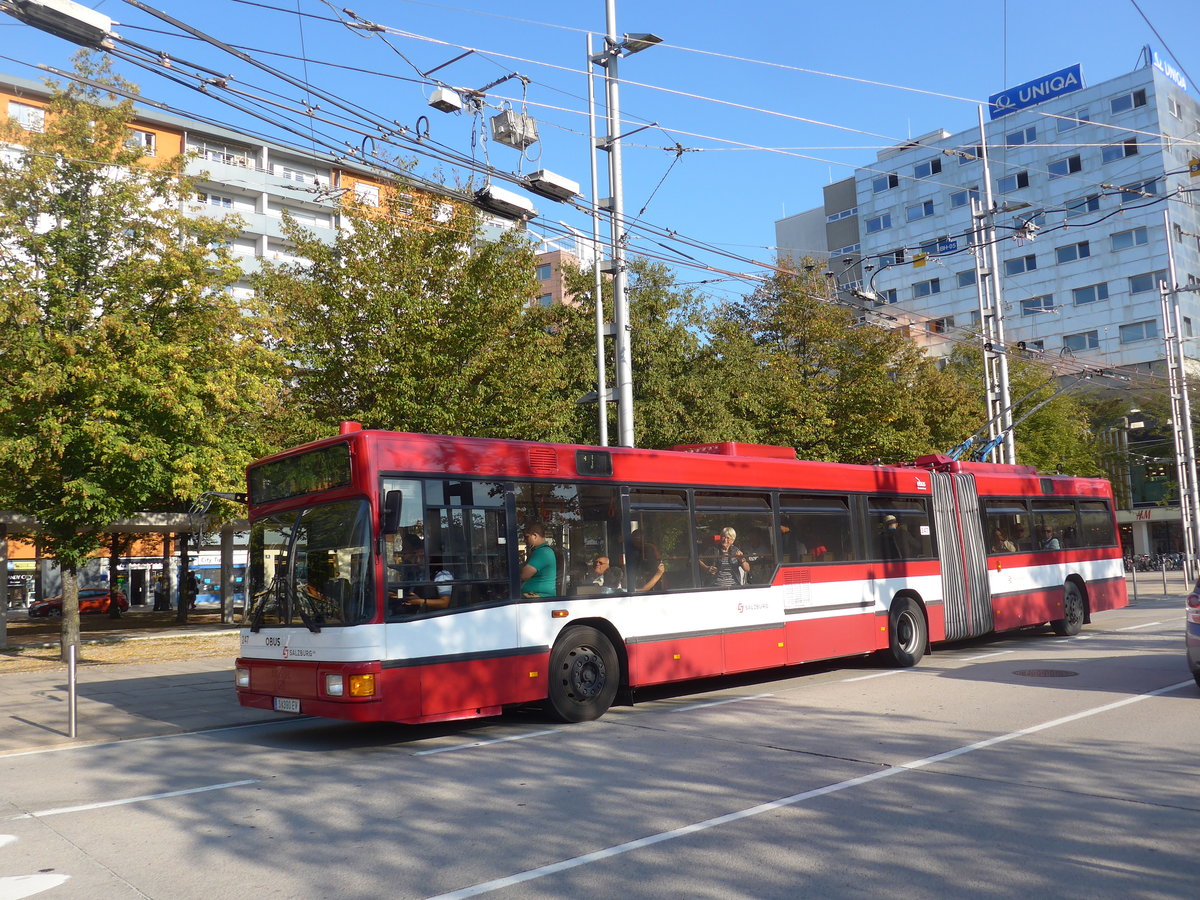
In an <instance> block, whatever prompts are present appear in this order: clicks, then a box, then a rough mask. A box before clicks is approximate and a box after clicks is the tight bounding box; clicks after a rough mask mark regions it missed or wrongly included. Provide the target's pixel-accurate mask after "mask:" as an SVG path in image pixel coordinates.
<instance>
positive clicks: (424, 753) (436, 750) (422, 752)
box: [413, 728, 560, 756]
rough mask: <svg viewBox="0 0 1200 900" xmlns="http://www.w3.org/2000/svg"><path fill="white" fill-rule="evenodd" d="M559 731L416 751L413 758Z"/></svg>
mask: <svg viewBox="0 0 1200 900" xmlns="http://www.w3.org/2000/svg"><path fill="white" fill-rule="evenodd" d="M559 730H560V729H558V728H551V729H548V730H547V731H531V732H529V734H514V735H513V736H512V737H502V738H493V739H492V740H490V741H473V742H472V743H470V744H455V745H454V746H453V747H435V748H434V749H432V750H418V751H417V752H416V753H414V754H413V756H432V755H433V754H434V753H450V752H452V751H454V750H470V749H471V748H472V747H486V746H488V745H489V744H504V743H507V742H508V741H523V740H525V738H533V737H541V736H542V735H545V734H558V732H559Z"/></svg>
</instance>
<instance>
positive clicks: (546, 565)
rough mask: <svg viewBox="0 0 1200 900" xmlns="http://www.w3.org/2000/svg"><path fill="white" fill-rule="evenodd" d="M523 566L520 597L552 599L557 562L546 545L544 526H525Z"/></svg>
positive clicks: (539, 524) (538, 524)
mask: <svg viewBox="0 0 1200 900" xmlns="http://www.w3.org/2000/svg"><path fill="white" fill-rule="evenodd" d="M524 534H525V546H526V547H527V548H528V549H527V551H526V557H525V565H523V566H522V567H521V595H522V596H524V597H553V596H554V595H555V594H556V593H557V592H558V591H557V588H556V582H557V575H558V561H557V560H556V559H555V558H554V551H553V550H551V549H550V545H549V544H547V543H546V526H545V525H543V524H542V523H541V522H531V523H530V524H529V525H526V526H525V530H524Z"/></svg>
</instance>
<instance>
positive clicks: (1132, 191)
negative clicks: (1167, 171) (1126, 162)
mask: <svg viewBox="0 0 1200 900" xmlns="http://www.w3.org/2000/svg"><path fill="white" fill-rule="evenodd" d="M1157 194H1158V179H1157V178H1151V179H1149V180H1147V181H1139V182H1138V183H1137V184H1127V185H1125V186H1124V187H1123V188H1121V203H1122V204H1125V203H1134V202H1136V201H1138V200H1151V199H1153V197H1154V196H1156V195H1157Z"/></svg>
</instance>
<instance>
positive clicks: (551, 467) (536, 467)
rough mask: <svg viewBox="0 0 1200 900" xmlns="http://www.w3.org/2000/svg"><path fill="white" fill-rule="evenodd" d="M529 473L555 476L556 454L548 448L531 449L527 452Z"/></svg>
mask: <svg viewBox="0 0 1200 900" xmlns="http://www.w3.org/2000/svg"><path fill="white" fill-rule="evenodd" d="M529 471H531V472H533V474H535V475H557V474H558V452H557V451H555V450H552V449H550V448H549V447H531V448H530V450H529Z"/></svg>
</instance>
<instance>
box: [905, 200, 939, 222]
mask: <svg viewBox="0 0 1200 900" xmlns="http://www.w3.org/2000/svg"><path fill="white" fill-rule="evenodd" d="M904 215H905V218H906V219H908V221H910V222H915V221H917V220H918V219H924V218H927V217H929V216H932V215H933V201H932V200H925V201H923V202H921V203H917V204H915V205H913V206H910V207H908V209H906V210H905V211H904Z"/></svg>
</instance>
